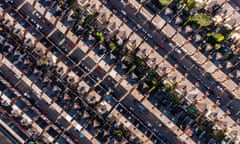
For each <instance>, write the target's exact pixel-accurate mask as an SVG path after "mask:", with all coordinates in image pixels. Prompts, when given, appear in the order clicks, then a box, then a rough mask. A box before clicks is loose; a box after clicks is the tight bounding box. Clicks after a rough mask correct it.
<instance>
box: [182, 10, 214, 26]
mask: <svg viewBox="0 0 240 144" xmlns="http://www.w3.org/2000/svg"><path fill="white" fill-rule="evenodd" d="M191 22H193V23H196V24H198V25H200V26H201V27H205V26H209V25H210V24H212V18H211V16H210V15H208V14H206V13H200V14H198V15H194V16H190V17H189V18H188V19H187V20H186V21H185V23H184V25H187V24H189V23H191Z"/></svg>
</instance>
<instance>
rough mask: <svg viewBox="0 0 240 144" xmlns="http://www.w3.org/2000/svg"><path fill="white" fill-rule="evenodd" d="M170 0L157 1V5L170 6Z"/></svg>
mask: <svg viewBox="0 0 240 144" xmlns="http://www.w3.org/2000/svg"><path fill="white" fill-rule="evenodd" d="M170 2H171V0H159V3H160V4H161V5H162V6H166V5H168V4H170Z"/></svg>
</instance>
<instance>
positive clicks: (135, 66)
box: [126, 64, 137, 75]
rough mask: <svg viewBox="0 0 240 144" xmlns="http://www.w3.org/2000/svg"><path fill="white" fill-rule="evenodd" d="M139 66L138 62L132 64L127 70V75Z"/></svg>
mask: <svg viewBox="0 0 240 144" xmlns="http://www.w3.org/2000/svg"><path fill="white" fill-rule="evenodd" d="M136 68H137V65H136V64H132V66H131V67H130V69H129V70H128V71H127V73H126V74H127V75H128V74H129V73H131V72H132V71H134V70H135V69H136Z"/></svg>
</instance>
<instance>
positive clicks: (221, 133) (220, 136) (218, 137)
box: [215, 130, 225, 142]
mask: <svg viewBox="0 0 240 144" xmlns="http://www.w3.org/2000/svg"><path fill="white" fill-rule="evenodd" d="M215 138H216V140H217V141H218V142H221V141H222V140H223V139H224V138H225V132H224V131H223V130H219V131H217V132H216V134H215Z"/></svg>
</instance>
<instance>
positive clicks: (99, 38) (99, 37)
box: [96, 32, 105, 42]
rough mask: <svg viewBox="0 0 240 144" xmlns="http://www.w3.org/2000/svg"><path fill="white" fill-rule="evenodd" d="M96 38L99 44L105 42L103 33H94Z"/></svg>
mask: <svg viewBox="0 0 240 144" xmlns="http://www.w3.org/2000/svg"><path fill="white" fill-rule="evenodd" d="M96 37H97V39H98V40H99V42H103V41H104V40H105V37H104V34H103V32H96Z"/></svg>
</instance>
